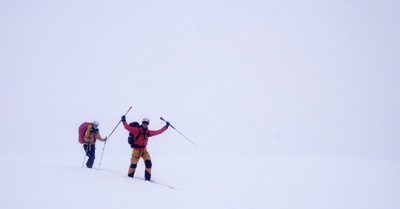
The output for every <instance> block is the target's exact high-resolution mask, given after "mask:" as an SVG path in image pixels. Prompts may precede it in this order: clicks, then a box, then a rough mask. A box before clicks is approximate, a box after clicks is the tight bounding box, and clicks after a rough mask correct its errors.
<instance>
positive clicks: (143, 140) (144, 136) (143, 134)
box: [122, 121, 167, 150]
mask: <svg viewBox="0 0 400 209" xmlns="http://www.w3.org/2000/svg"><path fill="white" fill-rule="evenodd" d="M122 124H124V127H125V129H126V130H128V131H129V132H130V133H132V134H133V138H134V139H136V138H137V136H138V135H139V133H140V136H139V138H137V140H135V141H134V144H135V145H137V146H139V147H134V149H136V150H143V149H145V148H146V146H147V142H148V140H149V137H152V136H156V135H158V134H162V133H163V132H164V131H166V130H167V126H164V127H162V128H161V129H160V130H157V131H153V130H148V129H147V130H146V131H144V130H143V127H142V126H139V127H132V126H130V125H128V123H127V122H126V121H122Z"/></svg>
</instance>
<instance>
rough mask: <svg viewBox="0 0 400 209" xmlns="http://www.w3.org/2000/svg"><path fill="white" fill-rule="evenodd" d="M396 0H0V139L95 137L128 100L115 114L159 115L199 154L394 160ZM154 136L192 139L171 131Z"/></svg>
mask: <svg viewBox="0 0 400 209" xmlns="http://www.w3.org/2000/svg"><path fill="white" fill-rule="evenodd" d="M399 9H400V3H399V2H398V1H389V0H387V1H344V0H340V1H307V2H304V1H289V0H286V1H279V2H276V1H224V0H219V1H218V0H217V1H214V0H213V1H207V0H206V1H204V0H203V1H178V0H172V1H123V0H117V1H93V0H92V1H75V0H73V1H54V0H51V1H50V0H48V1H46V0H43V1H28V0H26V1H19V0H18V1H14V0H13V1H11V0H2V1H1V2H0V28H1V30H0V46H1V47H0V69H1V71H0V73H1V74H0V99H1V103H0V109H1V116H0V132H1V133H2V137H1V143H2V145H1V146H0V147H1V148H0V149H1V150H2V152H3V151H13V150H14V151H23V150H25V149H22V148H28V149H30V150H49V149H59V148H60V147H65V148H64V149H69V148H71V147H73V146H75V147H76V146H77V145H76V142H75V141H77V139H75V138H76V137H77V128H78V126H79V124H80V123H81V122H83V121H92V120H95V119H96V120H99V121H100V124H101V125H100V128H101V132H102V135H103V137H104V136H106V135H107V134H109V133H110V132H111V130H112V129H113V128H114V127H115V125H116V124H117V123H118V121H119V119H120V116H121V115H122V114H124V113H125V112H126V110H127V109H128V108H129V106H131V105H132V106H133V109H132V111H131V112H130V113H129V115H128V116H127V119H128V121H133V120H141V118H143V117H149V118H150V119H151V121H152V124H151V126H150V127H151V128H152V129H158V128H160V127H161V124H160V123H159V122H158V121H159V119H158V118H159V117H160V116H163V117H164V118H166V119H167V120H170V121H171V123H172V124H173V125H175V126H176V128H178V130H180V131H181V132H182V133H184V134H185V135H187V136H188V137H189V138H190V139H191V140H193V141H195V142H196V143H197V144H199V145H200V147H201V149H202V150H207V151H213V152H215V151H218V152H223V151H230V152H239V153H248V152H275V153H303V154H307V153H310V154H328V155H344V156H360V157H372V158H379V159H389V160H400V154H399V152H398V148H399V146H400V142H399V139H400V129H399V128H398V125H399V124H400V123H399V122H400V121H399V120H400V119H399V118H400V111H399V106H400V99H399V90H400V88H399V87H400V84H399V83H400V82H399V81H400V71H399V69H400V63H399V55H400V53H399V52H400V50H399V49H400V41H399V37H400V24H399V19H400V18H399V17H400V15H399V14H398V11H399ZM126 135H127V132H126V131H125V130H123V129H122V128H121V127H119V129H117V131H116V133H114V135H113V140H115V141H114V143H116V144H117V141H121V142H122V141H123V143H124V145H123V146H127V145H126ZM158 139H159V140H158V141H157V142H154V144H156V143H165V142H168V143H165V144H163V146H164V147H162V148H161V147H157V146H156V145H154V146H155V151H160V152H161V151H162V150H163V149H164V148H167V149H169V148H171V149H172V148H177V149H184V150H191V149H192V147H191V146H190V144H189V143H187V142H185V141H184V139H183V138H181V137H180V136H179V135H177V134H176V133H174V132H173V130H169V131H168V134H166V135H165V136H163V137H162V136H160V137H159V138H158ZM163 141H164V142H163ZM110 144H111V142H110ZM110 146H112V145H110ZM165 146H166V147H165Z"/></svg>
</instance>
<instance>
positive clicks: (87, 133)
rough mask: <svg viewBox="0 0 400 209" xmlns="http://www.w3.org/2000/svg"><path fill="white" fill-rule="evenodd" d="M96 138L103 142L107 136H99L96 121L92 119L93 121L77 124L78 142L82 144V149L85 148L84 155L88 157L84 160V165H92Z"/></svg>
mask: <svg viewBox="0 0 400 209" xmlns="http://www.w3.org/2000/svg"><path fill="white" fill-rule="evenodd" d="M96 139H98V140H100V141H103V142H104V141H106V140H107V137H106V138H105V139H103V138H102V137H101V136H100V132H99V122H98V121H93V123H89V122H84V123H82V124H81V125H80V126H79V143H81V144H83V149H84V150H85V153H86V156H88V157H89V159H88V161H87V162H86V166H87V167H88V168H92V167H93V163H94V159H95V153H96V147H95V144H96ZM84 162H85V159H84ZM82 166H83V165H82Z"/></svg>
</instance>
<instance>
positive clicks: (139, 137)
mask: <svg viewBox="0 0 400 209" xmlns="http://www.w3.org/2000/svg"><path fill="white" fill-rule="evenodd" d="M121 121H122V124H124V127H125V129H126V130H128V131H129V132H130V133H132V134H133V143H132V146H133V152H132V159H131V165H130V166H129V171H128V176H129V177H132V178H133V176H134V174H135V170H136V166H137V162H138V161H139V159H140V157H142V158H143V161H144V164H145V166H146V168H145V174H144V176H145V180H146V181H150V179H151V166H152V164H151V157H150V154H149V153H148V152H147V149H146V146H147V142H148V140H149V137H152V136H156V135H158V134H161V133H163V132H164V131H165V130H167V129H168V126H169V125H170V123H169V122H167V124H166V125H165V126H164V127H162V128H161V129H160V130H157V131H153V130H149V129H148V126H149V124H150V120H149V119H148V118H144V119H143V120H142V125H140V126H138V127H132V126H129V125H128V123H127V122H126V119H125V115H124V116H122V117H121Z"/></svg>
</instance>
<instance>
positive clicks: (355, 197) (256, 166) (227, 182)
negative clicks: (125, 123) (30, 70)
mask: <svg viewBox="0 0 400 209" xmlns="http://www.w3.org/2000/svg"><path fill="white" fill-rule="evenodd" d="M106 157H107V156H106ZM108 157H110V156H108ZM67 158H69V160H67ZM67 158H66V159H61V158H58V160H54V159H53V160H49V158H47V157H46V156H34V155H33V156H32V155H30V156H24V155H19V156H16V155H14V156H2V157H1V160H0V166H1V174H0V208H4V209H14V208H15V209H22V208H40V209H54V208H77V209H79V208H96V209H103V208H104V209H106V208H121V209H123V208H152V209H157V208H174V209H179V208H182V209H184V208H282V209H291V208H293V209H294V208H295V209H299V208H304V209H310V208H315V209H321V208H323V209H335V208H340V209H346V208H348V209H358V208H359V209H364V208H376V209H378V208H379V209H380V208H386V209H395V208H399V207H400V200H399V199H398V197H399V195H400V193H399V189H398V188H400V183H399V181H398V180H397V178H398V176H399V174H400V169H399V164H398V163H394V162H385V161H376V160H368V159H351V158H338V157H327V156H325V157H322V156H289V155H286V156H285V155H206V154H204V155H203V154H202V153H197V154H194V155H185V156H178V155H175V156H174V155H169V156H168V155H166V156H159V155H154V157H153V161H154V169H153V179H154V180H155V181H158V182H162V183H163V184H166V185H169V186H173V187H174V189H171V188H169V187H167V186H163V185H158V184H153V183H149V182H145V181H143V170H144V168H143V165H141V164H139V167H138V170H137V172H136V178H135V179H130V178H128V177H126V170H127V165H126V160H128V161H129V159H109V160H108V161H105V162H104V163H103V164H102V166H101V167H99V166H98V164H97V162H96V166H97V168H96V169H92V170H90V169H86V168H81V160H80V159H79V157H73V156H67ZM110 162H113V163H110Z"/></svg>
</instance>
